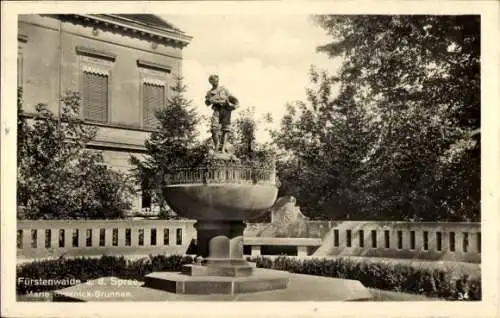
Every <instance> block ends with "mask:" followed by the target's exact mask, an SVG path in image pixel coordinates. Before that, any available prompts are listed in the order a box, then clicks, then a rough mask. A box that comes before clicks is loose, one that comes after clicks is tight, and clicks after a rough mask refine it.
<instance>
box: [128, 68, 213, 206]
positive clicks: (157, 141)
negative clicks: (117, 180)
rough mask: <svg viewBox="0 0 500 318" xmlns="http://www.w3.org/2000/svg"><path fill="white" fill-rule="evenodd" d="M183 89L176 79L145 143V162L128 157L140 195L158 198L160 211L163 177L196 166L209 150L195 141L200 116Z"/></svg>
mask: <svg viewBox="0 0 500 318" xmlns="http://www.w3.org/2000/svg"><path fill="white" fill-rule="evenodd" d="M186 89H187V87H186V86H185V85H183V83H182V78H178V79H177V82H176V85H175V86H174V87H172V91H173V92H174V93H173V95H172V97H170V98H168V100H167V104H166V107H164V108H161V109H158V110H157V112H156V114H155V115H156V118H157V119H158V123H159V126H158V127H157V130H155V131H154V132H152V133H151V135H150V136H149V137H148V138H147V139H146V141H145V147H146V156H145V158H144V159H143V160H141V159H140V158H138V157H136V156H132V157H131V163H132V165H133V166H134V173H135V177H136V180H137V182H138V183H139V184H140V186H141V188H142V191H144V192H147V193H150V194H152V195H153V197H155V198H157V200H158V202H156V203H158V204H159V206H160V208H161V209H162V210H163V211H165V210H168V207H167V206H166V202H165V201H164V199H163V193H162V189H163V187H164V186H165V185H167V184H168V180H167V178H165V176H167V175H168V174H169V173H171V172H172V170H175V169H177V168H189V167H193V166H196V165H197V164H198V163H200V162H201V160H203V157H204V155H205V153H206V150H208V145H206V144H203V143H198V142H197V141H196V137H197V135H198V130H197V125H198V122H199V116H198V114H197V113H196V111H195V110H194V109H193V108H192V107H191V101H189V100H187V99H186V98H185V96H184V95H185V92H186Z"/></svg>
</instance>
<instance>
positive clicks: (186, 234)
mask: <svg viewBox="0 0 500 318" xmlns="http://www.w3.org/2000/svg"><path fill="white" fill-rule="evenodd" d="M195 222H196V221H193V220H34V221H28V220H24V221H18V222H17V224H18V228H17V256H18V259H20V260H22V259H34V258H48V257H58V256H61V255H67V256H91V255H103V254H105V255H148V254H185V253H186V252H187V250H188V247H189V245H190V244H191V242H192V240H193V239H194V238H196V230H195V228H194V226H193V225H194V224H195ZM265 226H269V223H267V224H259V223H253V224H248V226H247V229H246V230H245V233H244V245H245V246H247V247H251V246H253V251H254V255H257V254H260V251H261V247H262V248H263V249H262V251H266V249H265V248H264V247H266V246H275V247H280V246H285V245H286V246H289V247H294V248H296V251H297V253H298V254H299V252H300V255H301V256H305V255H308V256H318V257H328V256H366V257H391V258H415V259H428V260H429V259H430V260H450V261H463V262H472V263H480V262H481V226H480V223H460V222H457V223H452V222H376V221H307V237H300V238H297V237H295V238H291V237H280V238H277V237H258V236H256V235H255V233H256V232H258V231H259V229H260V228H262V227H265ZM249 254H250V253H249ZM262 254H266V253H265V252H263V253H262Z"/></svg>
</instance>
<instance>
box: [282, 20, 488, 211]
mask: <svg viewBox="0 0 500 318" xmlns="http://www.w3.org/2000/svg"><path fill="white" fill-rule="evenodd" d="M315 20H316V22H317V23H318V24H319V25H320V26H321V27H322V28H324V29H325V30H326V32H327V34H328V35H330V36H331V37H332V42H330V43H328V44H326V45H323V46H321V47H319V48H318V50H319V51H320V52H325V53H327V54H328V55H329V56H330V57H331V58H339V59H341V61H342V66H341V69H340V72H339V73H338V74H337V75H336V76H328V75H327V74H325V73H320V72H315V71H313V72H312V73H311V81H312V84H313V85H315V86H316V88H315V89H314V90H309V91H308V100H307V104H306V103H304V102H297V103H294V104H292V105H289V107H288V113H287V115H286V116H285V117H284V118H283V119H282V122H281V128H280V130H279V131H277V132H275V136H274V141H275V143H276V145H278V147H279V148H280V149H281V150H282V151H283V152H284V154H285V156H284V157H282V159H281V160H280V162H279V165H278V168H279V171H280V178H281V180H282V181H283V185H282V187H283V189H282V192H289V193H290V194H291V195H295V196H297V199H298V201H299V203H300V204H301V205H302V206H304V209H303V210H304V211H305V213H307V214H309V215H312V216H314V215H316V216H327V217H333V216H334V217H337V218H338V217H341V218H344V217H348V218H363V219H385V220H434V221H435V220H448V221H457V220H463V221H466V220H473V221H478V220H479V199H480V143H479V137H480V134H479V128H480V94H479V92H480V88H479V84H480V81H479V47H480V45H479V42H480V39H479V34H480V33H479V25H480V23H479V22H480V21H479V17H478V16H477V17H476V16H318V17H315ZM335 90H338V93H336V94H334V92H335Z"/></svg>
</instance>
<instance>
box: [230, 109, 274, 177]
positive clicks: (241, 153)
mask: <svg viewBox="0 0 500 318" xmlns="http://www.w3.org/2000/svg"><path fill="white" fill-rule="evenodd" d="M270 121H272V117H271V115H270V114H264V116H263V118H262V119H260V120H257V119H256V118H255V107H247V108H245V109H242V110H240V111H239V112H238V116H237V117H236V119H235V120H234V129H233V133H232V135H231V139H230V142H231V143H232V145H233V148H234V153H235V155H236V157H238V158H239V159H240V160H241V161H242V163H243V164H245V165H247V166H251V167H271V166H272V165H274V159H275V151H274V149H273V148H272V146H271V145H269V144H266V143H259V142H257V140H256V132H257V130H258V129H259V126H260V125H262V124H265V123H269V122H270Z"/></svg>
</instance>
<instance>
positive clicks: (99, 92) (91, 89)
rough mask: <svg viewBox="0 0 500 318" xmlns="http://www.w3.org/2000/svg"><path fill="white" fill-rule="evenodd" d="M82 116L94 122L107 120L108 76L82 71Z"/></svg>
mask: <svg viewBox="0 0 500 318" xmlns="http://www.w3.org/2000/svg"><path fill="white" fill-rule="evenodd" d="M82 95H83V96H82V100H83V116H84V118H85V119H87V120H91V121H96V122H103V123H104V122H107V121H108V76H107V75H103V74H95V73H90V72H83V94H82Z"/></svg>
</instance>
